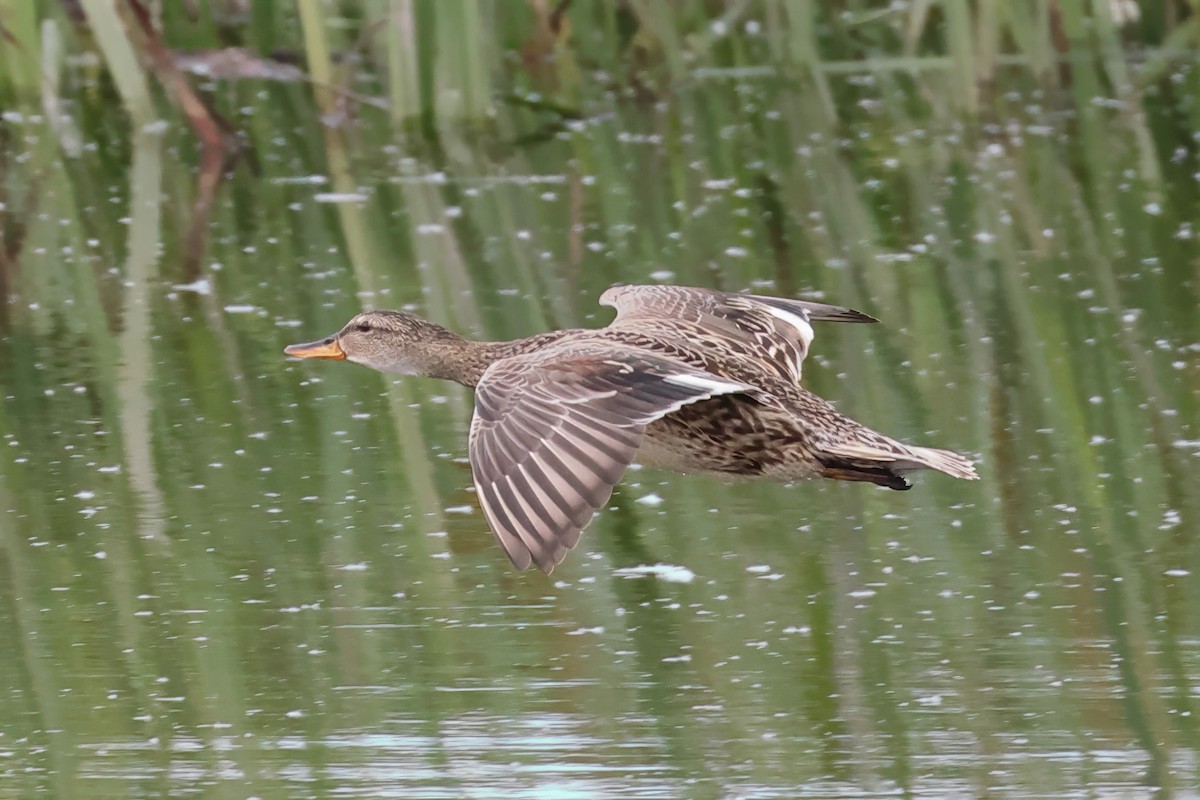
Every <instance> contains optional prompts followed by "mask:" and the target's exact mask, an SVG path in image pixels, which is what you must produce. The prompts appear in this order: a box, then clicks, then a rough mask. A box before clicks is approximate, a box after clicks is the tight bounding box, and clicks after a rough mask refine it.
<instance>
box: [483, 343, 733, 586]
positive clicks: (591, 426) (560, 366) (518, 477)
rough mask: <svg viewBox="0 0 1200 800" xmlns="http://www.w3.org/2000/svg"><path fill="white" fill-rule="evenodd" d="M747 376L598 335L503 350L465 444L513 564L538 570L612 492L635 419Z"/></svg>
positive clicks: (628, 456)
mask: <svg viewBox="0 0 1200 800" xmlns="http://www.w3.org/2000/svg"><path fill="white" fill-rule="evenodd" d="M753 390H754V387H752V386H750V385H748V384H744V383H738V382H736V381H731V380H727V379H724V378H719V377H717V376H715V375H712V374H710V373H707V372H704V371H703V370H699V369H695V368H693V367H689V366H687V365H685V364H681V363H679V362H677V361H673V360H671V359H668V358H664V357H661V356H658V355H655V354H654V353H649V352H641V351H638V350H637V349H633V348H628V347H616V346H611V345H607V344H605V343H603V342H591V343H588V345H587V346H586V347H578V346H577V347H569V346H567V347H563V346H555V347H549V348H545V349H542V350H539V351H536V352H534V353H527V354H523V355H519V356H515V357H512V358H506V359H502V360H500V361H497V362H496V363H494V364H492V365H491V366H490V367H488V369H487V371H485V372H484V374H483V377H482V378H481V379H480V381H479V385H478V386H477V387H476V389H475V414H474V416H473V417H472V419H471V432H470V439H469V451H470V459H471V468H472V472H473V474H474V479H475V488H476V491H477V492H478V496H479V503H480V506H481V507H482V509H483V513H484V516H485V517H486V518H487V521H488V524H489V525H490V526H491V528H492V532H493V533H495V535H496V539H497V540H499V542H500V546H501V547H503V548H504V552H505V553H507V554H508V557H509V558H510V559H511V560H512V562H513V564H514V565H516V567H517V568H518V569H526V568H527V567H528V566H529V565H530V562H532V563H534V564H536V565H537V566H538V567H539V568H540V569H542V570H543V571H544V572H546V573H549V572H550V571H551V570H553V569H554V566H555V565H556V564H558V563H559V562H561V561H562V559H563V557H564V556H566V554H567V552H568V551H569V550H570V549H571V548H572V547H574V546H575V544H576V543H577V542H578V541H579V534H580V531H581V530H583V528H584V527H585V526H586V525H587V524H588V522H589V521H591V518H592V514H593V513H595V512H596V511H597V510H599V509H600V508H601V507H603V506H604V504H605V503H607V502H608V499H609V497H611V496H612V490H613V486H615V485H616V483H617V481H619V480H620V479H621V476H622V475H623V474H624V472H625V469H626V468H627V467H628V466H629V464H630V463H631V462H632V461H633V459H634V456H635V454H636V453H637V450H638V447H639V446H641V443H642V438H643V435H644V434H645V431H646V426H647V425H648V424H649V423H651V422H653V421H654V420H656V419H658V418H660V417H662V416H664V415H665V414H669V413H671V412H672V411H675V410H677V409H679V408H681V407H682V406H684V405H687V404H688V403H694V402H696V401H698V400H705V399H708V398H710V397H714V396H716V395H720V394H730V393H735V392H748V391H753Z"/></svg>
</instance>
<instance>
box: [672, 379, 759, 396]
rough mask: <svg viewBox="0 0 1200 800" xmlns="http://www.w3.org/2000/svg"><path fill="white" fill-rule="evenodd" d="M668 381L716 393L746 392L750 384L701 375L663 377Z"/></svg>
mask: <svg viewBox="0 0 1200 800" xmlns="http://www.w3.org/2000/svg"><path fill="white" fill-rule="evenodd" d="M663 380H664V381H666V382H667V383H674V384H678V385H679V386H688V387H691V388H693V389H702V390H703V391H706V392H713V393H714V394H728V393H730V392H744V391H746V390H747V389H748V388H750V387H749V386H747V385H746V384H744V383H735V382H733V381H723V380H721V379H720V378H706V377H704V376H701V375H668V376H666V377H664V378H663Z"/></svg>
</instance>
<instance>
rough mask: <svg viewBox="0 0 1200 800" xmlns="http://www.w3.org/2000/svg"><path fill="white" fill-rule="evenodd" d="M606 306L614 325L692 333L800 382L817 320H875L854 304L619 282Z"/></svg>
mask: <svg viewBox="0 0 1200 800" xmlns="http://www.w3.org/2000/svg"><path fill="white" fill-rule="evenodd" d="M600 303H601V305H606V306H611V307H613V308H615V309H616V310H617V317H616V319H614V320H613V321H612V322H611V323H610V325H609V327H612V328H622V327H630V326H634V327H636V329H639V330H646V329H647V328H649V329H651V330H654V331H656V332H657V333H659V334H661V335H677V336H679V335H682V336H687V335H689V334H694V335H700V336H705V337H707V338H709V339H716V340H718V341H722V342H725V343H727V344H729V345H731V346H733V347H734V348H736V349H739V350H741V351H744V352H747V353H748V355H750V356H751V357H752V358H754V359H756V360H757V362H758V363H761V364H763V365H765V366H766V367H767V368H768V369H771V370H772V371H774V372H775V373H776V374H778V375H779V376H780V377H782V378H784V379H785V380H789V381H791V382H794V383H799V382H800V379H801V376H802V366H803V363H804V359H805V358H806V357H807V355H808V348H809V346H810V345H811V344H812V339H813V329H812V324H811V323H812V321H813V320H828V321H833V322H875V321H876V320H875V319H874V318H873V317H870V316H868V315H867V314H864V313H862V312H861V311H855V310H854V309H852V308H843V307H842V306H832V305H827V304H825V303H816V302H812V301H810V300H791V299H788V298H783V297H767V296H764V295H753V294H734V293H730V292H718V291H714V290H712V289H700V288H695V287H689V286H614V287H613V288H611V289H608V290H607V291H605V292H604V294H602V295H601V296H600Z"/></svg>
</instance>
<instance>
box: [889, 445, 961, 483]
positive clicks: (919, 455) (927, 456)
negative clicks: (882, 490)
mask: <svg viewBox="0 0 1200 800" xmlns="http://www.w3.org/2000/svg"><path fill="white" fill-rule="evenodd" d="M905 449H906V450H908V451H909V453H911V458H910V460H909V461H908V462H905V461H903V460H898V461H897V462H896V463H895V464H894V465H893V466H892V470H893V471H894V472H897V473H902V472H906V471H911V470H914V469H936V470H938V471H939V472H944V473H946V474H947V475H953V476H954V477H955V478H962V479H963V480H966V481H977V480H979V473H977V472H976V471H975V465H974V464H973V463H972V462H971V459H969V458H967V457H966V456H964V455H960V454H959V453H955V452H953V451H951V450H939V449H938V448H936V447H912V446H909V447H906V448H905ZM908 464H912V466H908Z"/></svg>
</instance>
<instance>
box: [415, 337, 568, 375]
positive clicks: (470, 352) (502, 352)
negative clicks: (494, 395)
mask: <svg viewBox="0 0 1200 800" xmlns="http://www.w3.org/2000/svg"><path fill="white" fill-rule="evenodd" d="M567 333H570V331H549V332H547V333H541V334H538V335H536V336H529V337H527V338H524V339H513V340H511V341H507V342H476V341H473V340H471V339H462V338H457V339H456V340H449V341H446V342H438V343H436V344H434V345H431V346H430V347H429V350H428V353H427V354H426V355H427V359H428V361H427V365H428V368H427V372H426V374H428V375H429V377H431V378H441V379H443V380H448V381H454V382H455V383H461V384H462V385H463V386H471V387H474V386H476V385H478V383H479V379H480V378H482V377H483V373H484V371H485V370H486V369H487V368H488V367H490V366H491V365H492V364H493V363H495V362H496V361H499V360H500V359H502V358H509V357H511V356H516V355H521V354H522V353H531V352H533V351H534V350H539V349H541V348H542V347H545V346H546V345H548V344H550V343H552V342H554V341H557V340H558V339H560V338H561V337H562V336H563V335H565V334H567Z"/></svg>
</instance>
